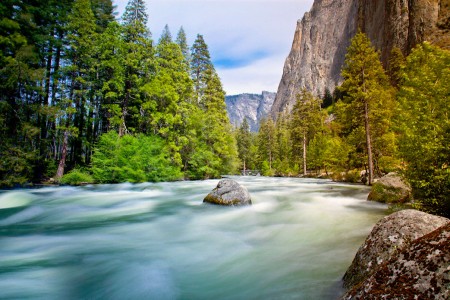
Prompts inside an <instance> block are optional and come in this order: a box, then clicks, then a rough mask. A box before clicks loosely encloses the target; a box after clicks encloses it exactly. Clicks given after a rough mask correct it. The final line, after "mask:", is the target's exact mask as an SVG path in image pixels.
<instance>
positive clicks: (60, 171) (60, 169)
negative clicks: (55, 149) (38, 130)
mask: <svg viewBox="0 0 450 300" xmlns="http://www.w3.org/2000/svg"><path fill="white" fill-rule="evenodd" d="M68 143H69V131H68V130H67V129H66V130H64V140H63V144H62V150H61V159H60V160H59V165H58V170H57V171H56V175H55V180H56V181H59V180H60V179H61V177H63V175H64V167H65V165H66V157H67V144H68Z"/></svg>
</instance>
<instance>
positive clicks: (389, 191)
mask: <svg viewBox="0 0 450 300" xmlns="http://www.w3.org/2000/svg"><path fill="white" fill-rule="evenodd" d="M367 199H368V200H371V201H378V202H383V203H405V202H408V201H410V200H411V187H410V186H409V185H408V184H407V183H405V181H404V180H403V179H402V178H401V177H400V176H399V175H398V174H397V173H389V174H387V175H386V176H383V177H381V178H380V179H379V180H378V181H377V182H375V183H374V184H373V185H372V189H371V191H370V193H369V196H368V197H367Z"/></svg>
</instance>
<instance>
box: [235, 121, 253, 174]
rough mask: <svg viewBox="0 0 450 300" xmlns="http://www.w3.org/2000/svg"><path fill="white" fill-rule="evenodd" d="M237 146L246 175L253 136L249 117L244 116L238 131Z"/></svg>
mask: <svg viewBox="0 0 450 300" xmlns="http://www.w3.org/2000/svg"><path fill="white" fill-rule="evenodd" d="M236 140H237V146H238V153H239V158H240V159H241V161H242V164H243V165H242V170H243V174H244V175H246V169H247V167H248V160H249V158H250V147H251V143H252V136H251V132H250V125H248V121H247V118H244V121H242V124H241V126H240V128H239V131H238V133H237V137H236Z"/></svg>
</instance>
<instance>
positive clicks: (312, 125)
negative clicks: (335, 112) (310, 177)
mask: <svg viewBox="0 0 450 300" xmlns="http://www.w3.org/2000/svg"><path fill="white" fill-rule="evenodd" d="M320 102H321V100H320V99H318V98H316V97H314V96H313V95H312V94H311V93H309V92H307V91H306V90H302V91H301V93H300V94H298V95H297V101H296V103H295V104H294V107H293V109H292V112H291V120H290V127H291V133H292V137H291V138H292V141H293V143H294V145H293V152H294V156H295V157H299V156H301V157H302V165H303V175H306V171H307V163H306V159H307V146H308V141H309V140H312V139H313V137H314V134H315V132H316V131H317V130H318V129H320V127H321V122H322V116H321V108H320ZM300 145H301V146H300ZM300 153H302V154H301V155H299V154H300ZM296 160H297V161H298V159H296Z"/></svg>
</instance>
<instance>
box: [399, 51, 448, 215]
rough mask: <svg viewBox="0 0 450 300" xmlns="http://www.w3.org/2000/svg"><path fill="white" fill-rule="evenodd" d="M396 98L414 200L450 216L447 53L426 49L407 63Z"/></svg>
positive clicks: (411, 57) (401, 139) (417, 53)
mask: <svg viewBox="0 0 450 300" xmlns="http://www.w3.org/2000/svg"><path fill="white" fill-rule="evenodd" d="M402 81H403V84H402V86H401V88H400V91H399V93H398V101H399V104H400V105H399V110H398V114H397V119H398V132H399V152H400V154H401V157H402V158H403V159H404V161H405V163H406V170H405V175H406V178H407V179H408V180H409V182H410V183H411V186H412V188H413V194H414V197H415V199H417V200H419V201H420V203H421V207H422V208H423V209H425V210H428V211H431V212H434V213H438V214H441V215H444V216H447V217H449V216H450V196H449V195H450V169H449V165H450V147H449V145H450V118H449V107H450V96H449V95H450V85H449V84H448V83H449V82H450V52H448V51H446V50H442V49H439V48H438V47H435V46H432V45H430V44H428V43H423V44H421V45H418V46H417V47H416V48H415V49H414V50H413V51H412V53H411V54H410V55H409V56H408V58H407V63H406V67H405V70H404V75H403V78H402Z"/></svg>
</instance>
